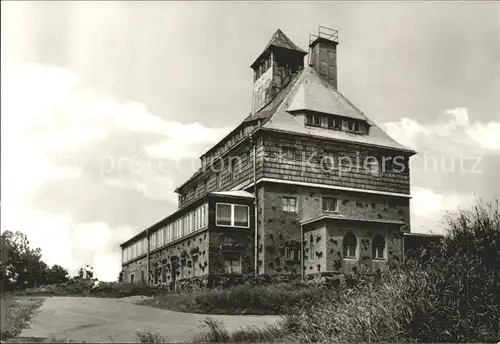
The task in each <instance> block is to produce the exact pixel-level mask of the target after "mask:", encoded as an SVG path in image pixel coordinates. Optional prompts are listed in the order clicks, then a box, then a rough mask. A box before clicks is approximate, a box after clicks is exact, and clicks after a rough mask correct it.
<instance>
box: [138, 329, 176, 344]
mask: <svg viewBox="0 0 500 344" xmlns="http://www.w3.org/2000/svg"><path fill="white" fill-rule="evenodd" d="M135 334H136V336H137V342H138V343H169V341H168V337H166V336H164V335H162V334H159V333H152V332H150V331H137V332H136V333H135Z"/></svg>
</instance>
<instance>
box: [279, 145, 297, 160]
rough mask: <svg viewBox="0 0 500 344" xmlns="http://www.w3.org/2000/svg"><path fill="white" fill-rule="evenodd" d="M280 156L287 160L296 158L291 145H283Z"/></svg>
mask: <svg viewBox="0 0 500 344" xmlns="http://www.w3.org/2000/svg"><path fill="white" fill-rule="evenodd" d="M282 156H283V157H284V158H285V159H287V160H294V159H296V151H295V148H293V147H284V148H283V149H282Z"/></svg>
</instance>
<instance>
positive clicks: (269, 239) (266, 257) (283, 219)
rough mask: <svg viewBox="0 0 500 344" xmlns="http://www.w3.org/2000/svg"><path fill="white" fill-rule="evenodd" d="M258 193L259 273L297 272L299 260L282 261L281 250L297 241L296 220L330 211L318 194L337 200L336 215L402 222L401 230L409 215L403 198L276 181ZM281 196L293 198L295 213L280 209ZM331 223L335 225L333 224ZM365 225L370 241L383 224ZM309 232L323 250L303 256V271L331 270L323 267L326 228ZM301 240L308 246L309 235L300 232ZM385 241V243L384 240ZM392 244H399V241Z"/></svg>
mask: <svg viewBox="0 0 500 344" xmlns="http://www.w3.org/2000/svg"><path fill="white" fill-rule="evenodd" d="M262 193H263V195H262V200H261V201H259V217H260V218H261V220H262V223H263V226H264V231H263V232H264V233H262V230H261V229H260V231H259V234H260V239H259V253H260V254H259V260H262V259H263V264H262V265H263V268H261V269H260V273H265V274H274V273H280V274H287V273H300V262H296V263H285V262H284V255H283V249H284V247H286V246H287V245H288V244H294V243H296V242H297V243H298V242H299V241H300V222H302V221H305V220H310V219H314V218H317V217H319V216H321V215H327V214H331V213H325V212H323V209H322V203H321V202H322V197H337V198H338V199H339V208H338V214H341V215H345V216H347V217H353V218H359V219H367V220H368V219H370V220H379V221H380V220H391V221H402V222H403V223H405V225H403V226H402V228H401V229H402V230H403V231H409V221H410V215H409V200H408V199H407V198H401V197H394V196H379V195H371V194H363V193H355V192H347V191H337V190H331V189H323V188H312V187H306V186H295V185H290V184H277V183H265V184H264V186H263V187H262ZM283 197H296V198H297V208H298V211H297V213H290V212H285V211H283V209H282V199H283ZM332 226H335V224H333V225H332ZM367 228H368V229H367V230H368V231H371V232H372V234H373V235H371V236H367V238H368V237H369V238H370V240H371V238H372V237H373V236H374V235H375V232H376V231H377V230H381V228H385V227H384V225H377V224H370V225H368V227H367ZM397 228H398V229H397V231H396V232H398V233H399V226H398V227H397ZM342 230H343V229H342ZM313 235H314V238H315V239H314V245H315V246H316V247H319V246H321V248H322V249H323V250H324V251H323V253H319V252H315V253H314V257H312V261H311V260H310V257H309V256H308V257H307V259H304V263H305V264H304V265H305V271H306V272H308V273H312V272H314V273H317V272H322V271H334V270H332V266H327V256H326V251H325V250H326V248H327V244H328V245H331V243H327V242H326V241H325V240H326V237H327V235H326V231H325V230H323V233H319V232H318V233H316V232H315V233H313ZM396 235H397V233H392V232H391V237H390V238H391V239H390V240H392V238H396ZM318 237H319V239H318ZM304 240H305V242H304V245H305V246H304V247H309V246H308V240H309V237H308V236H306V235H304ZM394 240H396V239H394ZM398 240H399V239H398ZM386 243H387V244H388V245H389V242H388V241H386ZM391 244H392V243H391ZM370 245H371V241H370ZM395 245H397V246H398V247H399V246H400V241H398V243H396V244H395ZM299 247H300V246H299ZM329 249H330V250H331V249H333V247H330V248H329ZM399 251H400V249H399ZM391 252H396V249H394V250H393V249H391ZM304 253H305V255H306V256H307V255H308V254H307V252H304ZM316 255H318V256H316ZM370 256H371V251H370ZM330 259H331V258H328V261H329V263H328V264H333V263H331V262H330ZM277 263H279V264H277ZM318 265H319V268H318ZM318 269H319V270H318Z"/></svg>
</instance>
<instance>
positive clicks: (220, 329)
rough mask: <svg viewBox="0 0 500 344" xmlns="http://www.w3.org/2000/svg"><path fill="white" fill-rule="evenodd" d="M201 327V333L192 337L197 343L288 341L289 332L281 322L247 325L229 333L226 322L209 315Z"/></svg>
mask: <svg viewBox="0 0 500 344" xmlns="http://www.w3.org/2000/svg"><path fill="white" fill-rule="evenodd" d="M199 329H200V333H199V334H198V335H196V336H195V337H194V338H193V339H192V341H193V342H195V343H252V342H259V343H275V342H287V340H286V339H287V332H286V331H284V329H283V327H282V324H281V323H278V324H275V325H266V326H265V327H264V328H258V327H256V326H247V327H244V328H241V329H240V330H237V331H234V332H232V333H229V332H228V331H227V329H226V328H225V326H224V323H222V322H221V321H218V320H214V319H212V318H209V317H207V318H205V320H204V321H203V323H202V324H201V325H200V326H199Z"/></svg>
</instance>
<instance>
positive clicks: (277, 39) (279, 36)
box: [251, 29, 307, 68]
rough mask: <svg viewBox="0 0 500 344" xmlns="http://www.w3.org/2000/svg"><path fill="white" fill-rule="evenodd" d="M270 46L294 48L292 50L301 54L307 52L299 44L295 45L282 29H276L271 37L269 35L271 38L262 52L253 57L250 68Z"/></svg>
mask: <svg viewBox="0 0 500 344" xmlns="http://www.w3.org/2000/svg"><path fill="white" fill-rule="evenodd" d="M270 47H278V48H284V49H288V50H294V51H297V52H299V53H302V54H303V55H306V54H307V52H305V51H304V50H302V49H301V48H300V47H299V46H297V45H296V44H295V43H293V42H292V40H291V39H290V38H288V36H287V35H285V34H284V33H283V31H281V30H280V29H278V30H276V32H275V33H274V35H273V37H271V40H270V41H269V43H267V45H266V47H265V48H264V50H263V51H262V53H261V54H260V55H259V57H257V59H255V61H254V62H253V63H252V65H251V67H252V68H253V66H254V65H255V64H256V63H257V61H258V60H259V59H260V58H261V56H262V55H264V53H265V52H266V51H267V49H269V48H270Z"/></svg>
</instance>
